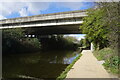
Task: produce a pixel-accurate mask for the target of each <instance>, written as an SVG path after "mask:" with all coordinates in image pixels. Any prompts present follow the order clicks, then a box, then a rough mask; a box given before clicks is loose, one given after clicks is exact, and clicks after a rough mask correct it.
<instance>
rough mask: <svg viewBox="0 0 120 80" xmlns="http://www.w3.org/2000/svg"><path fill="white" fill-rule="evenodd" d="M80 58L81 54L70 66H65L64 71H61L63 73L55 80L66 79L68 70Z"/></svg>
mask: <svg viewBox="0 0 120 80" xmlns="http://www.w3.org/2000/svg"><path fill="white" fill-rule="evenodd" d="M81 56H82V54H79V56H78V57H77V58H76V59H74V61H73V62H72V63H71V64H70V65H68V66H67V68H66V69H65V71H63V72H62V73H61V74H60V76H58V77H57V79H56V80H64V79H65V78H66V76H67V73H68V72H69V71H70V69H71V68H72V66H73V65H74V64H75V62H76V61H77V60H78V59H79V58H80V57H81Z"/></svg>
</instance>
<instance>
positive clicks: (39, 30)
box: [25, 24, 82, 35]
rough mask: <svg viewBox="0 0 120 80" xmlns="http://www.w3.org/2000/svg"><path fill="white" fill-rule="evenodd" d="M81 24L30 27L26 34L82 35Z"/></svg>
mask: <svg viewBox="0 0 120 80" xmlns="http://www.w3.org/2000/svg"><path fill="white" fill-rule="evenodd" d="M79 27H80V24H73V25H60V26H44V27H29V28H26V31H25V33H26V34H31V35H52V34H81V33H82V32H81V30H80V29H79Z"/></svg>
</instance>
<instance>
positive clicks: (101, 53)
mask: <svg viewBox="0 0 120 80" xmlns="http://www.w3.org/2000/svg"><path fill="white" fill-rule="evenodd" d="M94 55H95V56H96V57H97V59H98V60H105V63H104V64H103V65H104V67H105V68H106V69H107V70H108V71H110V72H112V73H114V74H118V72H119V70H118V69H119V67H118V66H119V64H120V58H119V57H118V55H116V54H115V53H114V51H113V50H112V49H110V48H104V49H101V50H96V51H94Z"/></svg>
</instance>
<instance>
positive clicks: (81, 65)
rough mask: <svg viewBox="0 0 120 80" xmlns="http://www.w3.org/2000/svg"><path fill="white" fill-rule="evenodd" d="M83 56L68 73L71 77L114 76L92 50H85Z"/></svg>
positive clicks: (68, 77)
mask: <svg viewBox="0 0 120 80" xmlns="http://www.w3.org/2000/svg"><path fill="white" fill-rule="evenodd" d="M81 54H82V56H81V58H80V59H79V60H77V62H76V63H75V64H74V65H73V67H72V68H71V69H70V71H69V72H68V73H67V76H66V79H70V78H113V77H111V76H110V75H109V73H108V72H107V71H106V70H105V69H104V67H103V66H102V64H100V63H99V62H98V60H97V59H96V58H95V57H94V55H93V53H92V51H90V50H83V51H82V53H81Z"/></svg>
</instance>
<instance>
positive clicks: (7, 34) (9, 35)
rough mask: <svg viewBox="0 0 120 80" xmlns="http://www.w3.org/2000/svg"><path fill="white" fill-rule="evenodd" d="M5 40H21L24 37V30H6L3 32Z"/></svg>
mask: <svg viewBox="0 0 120 80" xmlns="http://www.w3.org/2000/svg"><path fill="white" fill-rule="evenodd" d="M2 35H3V39H14V40H20V39H21V38H23V37H24V29H21V28H16V29H5V30H2Z"/></svg>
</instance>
